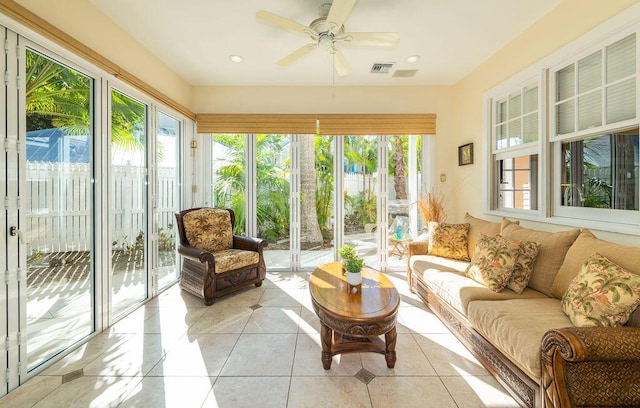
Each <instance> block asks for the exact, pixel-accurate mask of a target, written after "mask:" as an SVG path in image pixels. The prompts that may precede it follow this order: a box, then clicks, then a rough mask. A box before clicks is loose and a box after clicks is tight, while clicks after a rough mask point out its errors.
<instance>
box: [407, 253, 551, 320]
mask: <svg viewBox="0 0 640 408" xmlns="http://www.w3.org/2000/svg"><path fill="white" fill-rule="evenodd" d="M433 266H434V267H431V268H426V269H423V272H422V274H421V275H419V276H420V278H421V280H422V281H423V282H424V283H425V284H426V285H427V287H428V288H429V289H431V290H432V291H433V292H434V293H435V294H436V295H437V296H438V297H440V298H441V299H442V300H443V301H445V302H447V303H448V304H449V305H450V306H451V307H452V308H454V309H455V310H457V311H458V312H460V313H462V314H463V315H465V316H466V315H467V306H468V305H469V303H470V302H473V301H475V300H507V299H531V298H544V297H546V296H545V295H544V294H542V293H540V292H538V291H535V290H533V289H530V288H526V289H525V290H524V292H522V294H517V293H515V292H514V291H512V290H510V289H503V290H502V291H500V292H494V291H492V290H491V289H489V288H487V287H486V286H484V285H483V284H481V283H478V282H476V281H474V280H473V279H470V278H467V277H466V276H465V275H464V273H463V272H459V271H454V270H443V269H441V268H438V267H437V266H436V265H433Z"/></svg>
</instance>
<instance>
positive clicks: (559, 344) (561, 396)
mask: <svg viewBox="0 0 640 408" xmlns="http://www.w3.org/2000/svg"><path fill="white" fill-rule="evenodd" d="M541 347H542V354H541V367H542V386H541V391H542V393H543V396H542V398H543V400H544V406H545V407H580V406H600V407H614V406H615V407H632V406H635V407H637V406H640V387H638V384H640V327H571V328H565V329H557V330H550V331H548V332H547V333H545V335H544V336H543V338H542V345H541Z"/></svg>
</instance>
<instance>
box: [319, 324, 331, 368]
mask: <svg viewBox="0 0 640 408" xmlns="http://www.w3.org/2000/svg"><path fill="white" fill-rule="evenodd" d="M331 340H332V330H331V329H330V328H329V327H327V325H325V324H324V323H321V327H320V341H321V342H322V367H324V369H325V370H328V369H330V368H331V361H332V360H331Z"/></svg>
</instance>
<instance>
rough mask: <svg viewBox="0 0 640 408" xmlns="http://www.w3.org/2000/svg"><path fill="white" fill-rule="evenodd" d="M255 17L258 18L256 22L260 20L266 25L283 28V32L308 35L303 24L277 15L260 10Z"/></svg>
mask: <svg viewBox="0 0 640 408" xmlns="http://www.w3.org/2000/svg"><path fill="white" fill-rule="evenodd" d="M256 17H257V18H258V20H262V21H264V22H265V23H267V24H271V25H274V26H276V27H280V28H284V29H285V30H289V31H293V32H296V33H300V34H304V35H308V31H309V27H307V26H306V25H304V24H300V23H298V22H297V21H293V20H290V19H288V18H285V17H282V16H279V15H277V14H273V13H269V12H268V11H265V10H260V11H258V12H257V13H256Z"/></svg>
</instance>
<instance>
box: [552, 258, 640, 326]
mask: <svg viewBox="0 0 640 408" xmlns="http://www.w3.org/2000/svg"><path fill="white" fill-rule="evenodd" d="M639 304H640V275H635V274H632V273H631V272H628V271H627V270H625V269H624V268H622V267H621V266H619V265H617V264H615V263H613V262H611V261H610V260H608V259H607V258H605V257H604V256H602V255H600V254H599V253H597V252H595V253H594V254H593V255H591V256H590V257H589V258H587V259H586V260H585V262H584V264H583V265H582V270H581V271H580V273H579V274H578V275H577V276H576V277H575V278H574V279H573V281H571V284H570V285H569V289H567V291H566V292H565V294H564V296H562V310H564V312H565V313H566V314H567V316H569V319H571V321H572V322H573V324H574V325H576V326H578V327H584V326H622V325H624V324H625V323H626V322H627V320H629V316H630V315H631V313H633V311H634V310H635V309H636V308H637V307H638V305H639Z"/></svg>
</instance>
